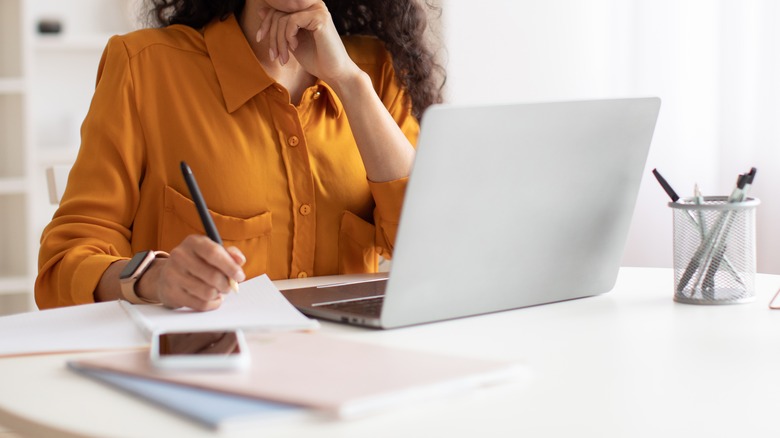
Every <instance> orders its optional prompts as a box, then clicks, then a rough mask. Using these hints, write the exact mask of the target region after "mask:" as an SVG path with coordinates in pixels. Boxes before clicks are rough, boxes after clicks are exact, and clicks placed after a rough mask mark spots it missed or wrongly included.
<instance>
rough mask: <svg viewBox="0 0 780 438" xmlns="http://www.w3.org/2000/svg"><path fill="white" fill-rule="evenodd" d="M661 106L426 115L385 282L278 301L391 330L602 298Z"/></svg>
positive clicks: (452, 109)
mask: <svg viewBox="0 0 780 438" xmlns="http://www.w3.org/2000/svg"><path fill="white" fill-rule="evenodd" d="M660 103H661V102H660V100H659V99H658V98H637V99H617V100H594V101H576V102H554V103H532V104H518V105H496V106H449V105H439V106H433V107H431V108H430V109H428V111H427V112H426V113H425V115H424V117H423V120H422V125H421V131H420V137H419V139H418V147H417V156H416V158H415V162H414V168H413V170H412V174H411V176H410V180H409V185H408V187H407V192H406V197H405V200H404V206H403V212H402V214H401V222H400V225H399V230H398V235H397V238H396V243H395V249H394V255H393V262H392V268H391V270H390V273H389V275H388V276H387V277H386V278H382V279H376V278H372V279H371V280H370V281H362V282H356V283H350V284H340V285H329V286H325V287H310V288H303V289H292V290H288V291H284V292H283V293H284V294H285V296H286V297H287V298H288V299H289V300H290V302H292V303H293V305H295V306H296V307H297V308H298V309H300V310H301V311H302V312H303V313H305V314H307V315H309V316H312V317H316V318H323V319H330V320H334V321H341V322H346V323H350V324H358V325H365V326H371V327H378V328H393V327H401V326H407V325H413V324H421V323H428V322H432V321H441V320H446V319H452V318H460V317H465V316H471V315H479V314H484V313H490V312H497V311H502V310H508V309H516V308H520V307H526V306H533V305H538V304H544V303H551V302H556V301H562V300H569V299H573V298H580V297H586V296H592V295H597V294H601V293H604V292H608V291H609V290H611V289H612V287H613V286H614V283H615V280H616V278H617V273H618V269H619V266H620V260H621V257H622V254H623V249H624V246H625V241H626V237H627V235H628V228H629V224H630V222H631V216H632V214H633V211H634V205H635V203H636V198H637V194H638V191H639V183H640V180H641V175H642V173H643V170H644V166H645V160H646V158H647V154H648V150H649V147H650V141H651V139H652V136H653V130H654V129H655V123H656V119H657V116H658V111H659V108H660Z"/></svg>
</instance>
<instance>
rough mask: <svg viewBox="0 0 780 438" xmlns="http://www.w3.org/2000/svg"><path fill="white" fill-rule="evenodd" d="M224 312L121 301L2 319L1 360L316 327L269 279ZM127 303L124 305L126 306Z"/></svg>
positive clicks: (249, 284)
mask: <svg viewBox="0 0 780 438" xmlns="http://www.w3.org/2000/svg"><path fill="white" fill-rule="evenodd" d="M240 287H241V292H240V293H239V294H235V293H231V294H229V295H227V296H226V297H225V301H224V302H223V303H222V306H220V307H219V309H217V310H214V311H211V312H195V311H192V310H189V309H178V310H171V309H168V308H165V307H162V306H156V305H136V306H133V305H129V304H127V303H125V302H121V301H110V302H104V303H95V304H84V305H80V306H71V307H63V308H59V309H51V310H43V311H36V312H29V313H22V314H18V315H10V316H5V317H0V357H2V356H14V355H23V354H35V353H53V352H72V351H93V350H111V349H123V348H136V347H139V348H140V347H145V346H147V345H149V340H150V339H151V338H150V336H149V335H150V333H151V332H152V331H154V330H211V329H232V328H242V329H244V330H260V331H288V330H308V329H316V328H318V327H319V323H318V322H317V321H315V320H313V319H309V318H307V317H306V316H304V315H303V314H302V313H300V312H299V311H298V310H297V309H296V308H295V307H293V306H292V305H291V304H290V303H289V302H288V301H287V299H285V298H284V296H282V294H281V293H280V292H279V290H278V289H277V288H276V286H274V284H273V283H272V282H271V280H269V279H268V277H267V276H265V275H263V276H260V277H257V278H254V279H252V280H249V281H246V282H244V283H242V284H241V286H240ZM120 303H122V304H120Z"/></svg>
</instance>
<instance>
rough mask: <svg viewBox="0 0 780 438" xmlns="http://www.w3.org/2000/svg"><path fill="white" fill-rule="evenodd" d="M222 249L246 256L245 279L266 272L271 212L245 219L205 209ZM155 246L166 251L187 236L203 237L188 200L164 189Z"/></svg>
mask: <svg viewBox="0 0 780 438" xmlns="http://www.w3.org/2000/svg"><path fill="white" fill-rule="evenodd" d="M209 213H211V217H212V218H213V219H214V225H216V227H217V230H218V231H219V234H220V236H221V237H222V241H223V243H224V245H225V246H235V247H237V248H238V249H240V250H241V252H243V253H244V255H245V256H246V259H247V262H246V264H245V265H244V272H245V273H246V275H247V278H252V277H256V276H258V275H262V274H265V273H267V271H268V263H269V256H270V249H271V229H272V225H271V212H270V211H267V212H264V213H261V214H259V215H257V216H252V217H249V218H237V217H233V216H226V215H223V214H220V213H217V212H214V211H211V210H209ZM160 230H161V233H160V236H159V242H158V243H159V247H160V248H162V249H163V250H165V251H170V250H171V249H173V248H174V247H176V246H177V245H179V243H181V241H182V240H184V238H185V237H187V236H189V235H190V234H204V233H205V231H204V230H203V224H202V223H201V221H200V216H198V211H197V209H196V207H195V203H193V202H192V201H191V200H190V199H189V198H187V197H186V196H184V195H182V194H181V193H179V192H177V191H176V190H174V189H173V188H171V187H169V186H166V187H165V211H164V213H163V216H162V225H161V227H160Z"/></svg>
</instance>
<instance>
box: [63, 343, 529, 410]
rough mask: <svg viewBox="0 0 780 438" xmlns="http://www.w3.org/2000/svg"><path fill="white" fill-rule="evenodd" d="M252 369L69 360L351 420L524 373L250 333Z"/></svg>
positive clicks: (484, 363)
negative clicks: (186, 368) (168, 368)
mask: <svg viewBox="0 0 780 438" xmlns="http://www.w3.org/2000/svg"><path fill="white" fill-rule="evenodd" d="M247 343H248V345H249V351H250V352H251V354H252V360H251V364H252V365H251V366H250V368H249V369H247V370H241V371H213V370H211V371H188V372H170V371H166V370H160V369H156V368H154V367H153V366H152V365H151V363H150V360H149V353H148V352H147V351H142V352H130V353H119V354H110V355H103V356H95V357H90V358H87V359H81V360H77V361H73V362H72V363H71V364H70V365H69V366H70V367H71V369H74V370H79V371H82V372H84V370H90V369H91V370H99V371H110V372H114V373H121V374H125V375H129V376H136V377H142V378H145V379H153V380H156V381H160V382H167V383H173V384H178V385H186V386H191V387H194V388H199V389H203V390H210V391H217V392H221V393H225V394H232V395H237V396H242V397H248V398H253V399H259V400H266V401H272V402H276V403H283V404H287V405H293V406H303V407H308V408H312V409H314V410H316V411H317V412H318V413H320V414H324V415H328V416H335V417H337V418H355V417H360V416H364V415H368V414H370V413H374V412H376V411H379V410H382V409H386V408H389V407H391V406H405V405H406V404H407V403H409V402H412V401H418V400H424V399H430V398H434V397H441V396H444V395H447V394H450V393H457V392H461V391H464V390H470V389H475V388H477V387H480V386H484V385H490V384H496V383H499V382H502V381H506V380H513V379H517V378H519V377H524V376H526V372H527V371H526V368H525V367H524V366H523V365H522V364H520V363H518V362H516V361H503V360H488V359H475V358H468V357H459V356H452V355H444V354H436V353H431V352H426V351H415V350H410V349H402V348H395V347H387V346H382V345H374V344H367V343H363V342H356V341H351V340H346V339H340V338H336V337H329V336H324V335H321V334H317V333H275V334H258V333H252V334H248V335H247Z"/></svg>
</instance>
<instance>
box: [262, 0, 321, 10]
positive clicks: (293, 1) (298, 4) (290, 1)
mask: <svg viewBox="0 0 780 438" xmlns="http://www.w3.org/2000/svg"><path fill="white" fill-rule="evenodd" d="M319 2H320V1H319V0H274V1H269V2H268V5H269V6H271V7H272V8H274V9H277V10H279V11H282V12H297V11H302V10H304V9H306V8H309V7H311V6H313V5H315V4H317V3H319Z"/></svg>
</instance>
